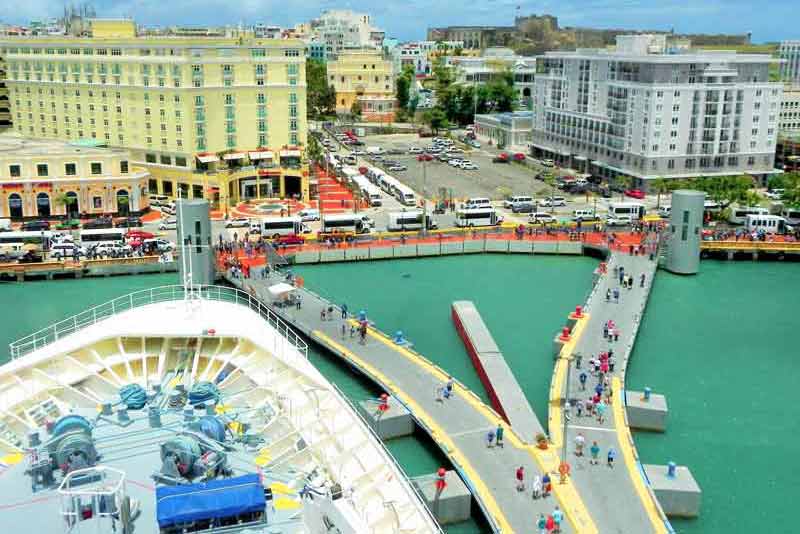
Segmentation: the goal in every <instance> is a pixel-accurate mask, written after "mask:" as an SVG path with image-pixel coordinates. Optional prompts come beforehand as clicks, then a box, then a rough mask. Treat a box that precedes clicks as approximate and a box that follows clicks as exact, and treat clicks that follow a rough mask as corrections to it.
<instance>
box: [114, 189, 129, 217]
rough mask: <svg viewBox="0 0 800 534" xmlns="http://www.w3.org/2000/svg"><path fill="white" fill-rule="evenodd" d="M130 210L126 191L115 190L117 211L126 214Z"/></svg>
mask: <svg viewBox="0 0 800 534" xmlns="http://www.w3.org/2000/svg"><path fill="white" fill-rule="evenodd" d="M130 212H131V207H130V197H129V195H128V191H127V190H125V189H120V190H118V191H117V213H119V214H120V215H122V216H123V217H124V216H127V215H128V214H129V213H130Z"/></svg>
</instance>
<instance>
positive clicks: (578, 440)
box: [575, 434, 586, 456]
mask: <svg viewBox="0 0 800 534" xmlns="http://www.w3.org/2000/svg"><path fill="white" fill-rule="evenodd" d="M585 443H586V438H584V437H583V434H578V435H577V436H575V456H583V446H584V444H585Z"/></svg>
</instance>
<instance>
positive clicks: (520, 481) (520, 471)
mask: <svg viewBox="0 0 800 534" xmlns="http://www.w3.org/2000/svg"><path fill="white" fill-rule="evenodd" d="M516 474H517V491H525V468H524V467H523V466H519V467H517V473H516Z"/></svg>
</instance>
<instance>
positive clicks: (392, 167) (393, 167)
mask: <svg viewBox="0 0 800 534" xmlns="http://www.w3.org/2000/svg"><path fill="white" fill-rule="evenodd" d="M388 169H389V170H390V171H394V172H403V171H407V170H408V167H406V166H405V165H390V166H389V167H388Z"/></svg>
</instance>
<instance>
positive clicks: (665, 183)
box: [650, 177, 674, 208]
mask: <svg viewBox="0 0 800 534" xmlns="http://www.w3.org/2000/svg"><path fill="white" fill-rule="evenodd" d="M650 185H651V186H652V187H653V189H655V190H656V195H657V196H656V208H660V207H661V195H662V194H664V193H669V192H670V191H672V188H673V186H674V184H673V180H669V179H667V178H662V177H658V178H655V179H654V180H652V181H651V182H650Z"/></svg>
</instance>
